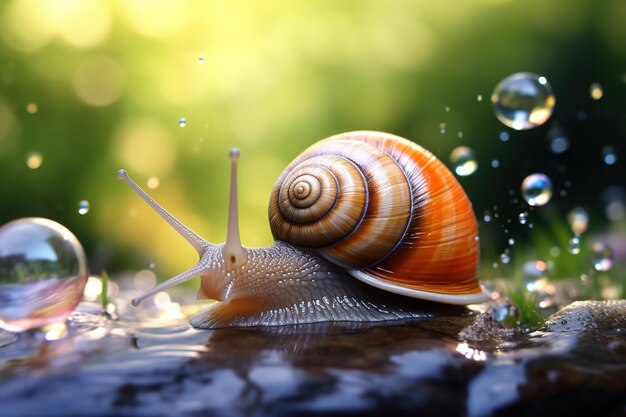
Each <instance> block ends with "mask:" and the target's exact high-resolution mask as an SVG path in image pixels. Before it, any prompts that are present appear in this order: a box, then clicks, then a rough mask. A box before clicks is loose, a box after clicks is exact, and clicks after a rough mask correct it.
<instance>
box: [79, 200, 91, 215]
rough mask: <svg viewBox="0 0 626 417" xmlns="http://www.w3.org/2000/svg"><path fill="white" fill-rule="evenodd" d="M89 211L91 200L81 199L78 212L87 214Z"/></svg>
mask: <svg viewBox="0 0 626 417" xmlns="http://www.w3.org/2000/svg"><path fill="white" fill-rule="evenodd" d="M87 213H89V201H87V200H80V201H79V202H78V214H80V215H81V216H82V215H85V214H87Z"/></svg>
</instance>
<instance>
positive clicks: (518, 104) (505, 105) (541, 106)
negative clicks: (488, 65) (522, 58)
mask: <svg viewBox="0 0 626 417" xmlns="http://www.w3.org/2000/svg"><path fill="white" fill-rule="evenodd" d="M555 102H556V100H555V98H554V94H553V93H552V87H551V86H550V84H549V83H548V80H547V79H546V77H543V76H540V75H537V74H532V73H528V72H520V73H517V74H513V75H510V76H508V77H506V78H505V79H504V80H502V81H500V83H499V84H498V85H497V86H496V88H495V89H494V90H493V93H492V95H491V103H492V105H493V109H494V112H495V113H496V116H497V117H498V120H500V122H502V123H503V124H504V125H505V126H508V127H510V128H513V129H515V130H526V129H532V128H534V127H537V126H541V125H542V124H544V123H545V122H546V121H547V120H548V119H549V118H550V116H551V115H552V111H553V110H554V105H555Z"/></svg>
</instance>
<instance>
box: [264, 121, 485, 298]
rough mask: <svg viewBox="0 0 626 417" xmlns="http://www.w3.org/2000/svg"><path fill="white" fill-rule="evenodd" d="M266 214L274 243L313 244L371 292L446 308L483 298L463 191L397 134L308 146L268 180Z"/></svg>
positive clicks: (353, 135)
mask: <svg viewBox="0 0 626 417" xmlns="http://www.w3.org/2000/svg"><path fill="white" fill-rule="evenodd" d="M269 217H270V227H271V230H272V234H273V235H274V238H275V239H277V240H282V241H285V242H288V243H291V244H293V245H295V246H300V247H306V248H315V249H317V250H319V252H320V254H321V255H322V256H323V257H324V258H326V259H328V260H330V261H331V262H333V263H335V264H338V265H340V266H342V267H344V268H346V269H347V271H348V272H349V273H350V274H351V275H353V276H354V277H356V278H358V279H359V280H361V281H364V282H366V283H368V284H370V285H373V286H375V287H378V288H381V289H384V290H387V291H391V292H394V293H399V294H403V295H407V296H410V297H415V298H422V299H427V300H432V301H438V302H444V303H451V304H472V303H478V302H482V301H485V300H486V299H487V298H488V297H487V296H486V294H485V293H484V292H483V290H482V289H481V287H480V284H479V282H478V279H477V268H478V261H479V242H478V228H477V224H476V219H475V217H474V212H473V211H472V205H471V203H470V201H469V199H468V198H467V195H466V194H465V192H464V191H463V189H462V188H461V185H460V184H459V183H458V182H457V180H456V178H455V177H454V175H453V174H452V173H451V172H450V171H449V170H448V169H447V168H446V166H445V165H444V164H443V163H442V162H441V161H439V160H438V159H437V158H436V157H435V156H434V155H433V154H431V153H430V152H428V151H427V150H425V149H423V148H422V147H420V146H418V145H416V144H415V143H413V142H410V141H408V140H406V139H403V138H401V137H398V136H394V135H391V134H387V133H380V132H350V133H343V134H339V135H335V136H332V137H330V138H328V139H325V140H322V141H320V142H318V143H316V144H314V145H312V146H311V147H309V148H308V149H307V150H305V151H304V152H303V153H302V154H300V155H299V156H298V157H297V158H296V159H295V160H294V161H293V162H292V163H291V164H290V165H289V166H288V167H287V168H286V169H285V170H284V171H283V173H282V174H281V175H280V177H279V178H278V180H277V182H276V185H275V186H274V189H273V191H272V196H271V198H270V206H269Z"/></svg>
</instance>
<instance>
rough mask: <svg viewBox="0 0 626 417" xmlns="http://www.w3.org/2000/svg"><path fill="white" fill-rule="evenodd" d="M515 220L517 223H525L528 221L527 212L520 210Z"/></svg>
mask: <svg viewBox="0 0 626 417" xmlns="http://www.w3.org/2000/svg"><path fill="white" fill-rule="evenodd" d="M517 220H518V221H519V224H526V223H528V212H526V211H523V212H521V213H520V214H519V215H518V216H517Z"/></svg>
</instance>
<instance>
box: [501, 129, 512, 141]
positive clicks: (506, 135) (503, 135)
mask: <svg viewBox="0 0 626 417" xmlns="http://www.w3.org/2000/svg"><path fill="white" fill-rule="evenodd" d="M499 137H500V140H501V141H502V142H506V141H508V140H509V139H510V138H511V135H509V132H507V131H505V130H503V131H502V132H500V136H499Z"/></svg>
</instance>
